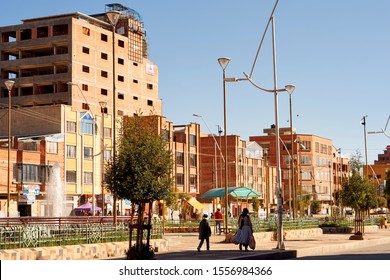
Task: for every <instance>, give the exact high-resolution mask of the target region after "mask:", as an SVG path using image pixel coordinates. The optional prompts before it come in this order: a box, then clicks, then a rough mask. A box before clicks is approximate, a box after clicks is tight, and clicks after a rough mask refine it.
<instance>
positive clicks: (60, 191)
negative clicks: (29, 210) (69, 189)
mask: <svg viewBox="0 0 390 280" xmlns="http://www.w3.org/2000/svg"><path fill="white" fill-rule="evenodd" d="M64 205H65V186H64V183H63V182H62V181H61V176H60V165H59V164H58V163H55V164H54V165H53V167H52V168H51V170H50V176H49V183H48V186H47V206H48V211H47V215H48V216H49V217H62V216H63V215H64V212H65V211H64Z"/></svg>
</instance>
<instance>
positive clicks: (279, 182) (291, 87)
mask: <svg viewBox="0 0 390 280" xmlns="http://www.w3.org/2000/svg"><path fill="white" fill-rule="evenodd" d="M275 7H276V5H275ZM270 21H271V22H272V53H273V72H274V75H273V76H274V89H265V88H263V87H261V86H259V85H257V84H256V83H255V82H254V81H253V80H252V79H251V75H248V74H246V73H245V72H244V75H245V78H225V68H226V66H227V64H228V63H229V61H230V59H228V58H220V59H218V62H220V65H221V67H222V69H223V70H224V73H223V74H224V97H225V82H238V81H245V80H246V81H249V82H250V83H251V84H252V85H253V86H254V87H256V88H258V89H260V90H262V91H265V92H270V93H273V94H274V111H275V138H276V168H277V186H276V196H277V202H278V230H277V237H278V243H277V247H276V249H280V250H284V249H285V246H284V241H283V216H282V215H283V196H282V171H281V164H280V144H279V143H280V135H279V111H278V107H279V105H278V93H279V92H288V93H289V94H290V95H291V94H292V92H293V91H294V90H295V86H294V85H286V86H285V87H284V88H282V89H279V88H278V87H277V74H276V44H275V24H274V17H273V16H271V18H270ZM267 27H268V26H267ZM223 65H225V66H223ZM224 105H225V98H224ZM224 107H226V106H224ZM225 115H226V112H225ZM225 124H226V120H225ZM225 135H226V127H225ZM225 143H226V139H225ZM225 148H226V144H225ZM226 162H227V161H226ZM226 162H225V165H226V164H227V163H226ZM225 172H226V171H225ZM226 185H227V182H226Z"/></svg>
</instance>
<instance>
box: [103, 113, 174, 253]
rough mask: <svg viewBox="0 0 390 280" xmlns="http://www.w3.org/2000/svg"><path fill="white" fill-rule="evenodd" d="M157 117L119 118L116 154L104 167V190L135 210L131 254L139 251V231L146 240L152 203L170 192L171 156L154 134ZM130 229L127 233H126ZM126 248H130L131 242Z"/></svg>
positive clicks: (165, 196)
mask: <svg viewBox="0 0 390 280" xmlns="http://www.w3.org/2000/svg"><path fill="white" fill-rule="evenodd" d="M156 120H157V117H156V116H150V117H142V116H134V117H131V118H125V119H123V123H122V126H121V127H122V129H121V131H120V133H119V139H118V148H117V151H118V153H117V155H114V156H113V158H112V160H111V161H110V162H108V164H107V165H106V183H107V188H108V189H109V190H110V191H111V193H113V194H114V195H116V196H117V197H118V198H119V199H129V200H130V201H131V202H132V204H133V205H135V206H136V207H133V211H132V216H133V215H134V209H135V208H137V211H138V223H137V224H136V225H137V227H136V229H137V241H136V244H135V251H136V252H138V253H141V250H142V248H143V245H142V236H143V229H145V228H146V229H147V230H148V233H147V246H149V239H150V220H151V208H152V202H153V201H155V200H161V199H167V198H168V197H169V195H170V192H171V189H172V184H173V180H172V177H171V176H172V166H173V163H172V156H171V151H169V150H168V149H167V145H166V142H164V140H163V138H162V137H161V135H160V133H159V131H158V125H157V122H156ZM146 204H149V215H148V217H149V219H148V221H149V224H148V227H145V226H144V221H143V219H144V212H145V206H146ZM131 232H132V230H130V233H131ZM129 242H130V246H129V247H130V248H129V250H131V249H132V246H131V242H132V240H130V241H129Z"/></svg>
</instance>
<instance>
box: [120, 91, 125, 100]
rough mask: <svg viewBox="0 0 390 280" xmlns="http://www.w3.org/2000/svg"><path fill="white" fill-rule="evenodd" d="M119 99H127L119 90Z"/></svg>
mask: <svg viewBox="0 0 390 280" xmlns="http://www.w3.org/2000/svg"><path fill="white" fill-rule="evenodd" d="M118 99H122V100H123V99H125V95H124V94H123V92H118Z"/></svg>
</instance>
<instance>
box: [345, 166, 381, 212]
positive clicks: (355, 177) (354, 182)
mask: <svg viewBox="0 0 390 280" xmlns="http://www.w3.org/2000/svg"><path fill="white" fill-rule="evenodd" d="M341 198H342V200H343V204H344V205H345V206H348V207H351V208H353V209H354V210H355V211H356V212H357V211H368V210H369V209H371V208H374V207H376V190H375V187H374V186H373V185H372V184H371V182H370V181H369V180H367V179H366V178H363V177H362V176H361V175H360V173H358V172H354V173H352V176H351V177H350V178H349V180H345V181H344V182H343V189H342V191H341Z"/></svg>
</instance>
